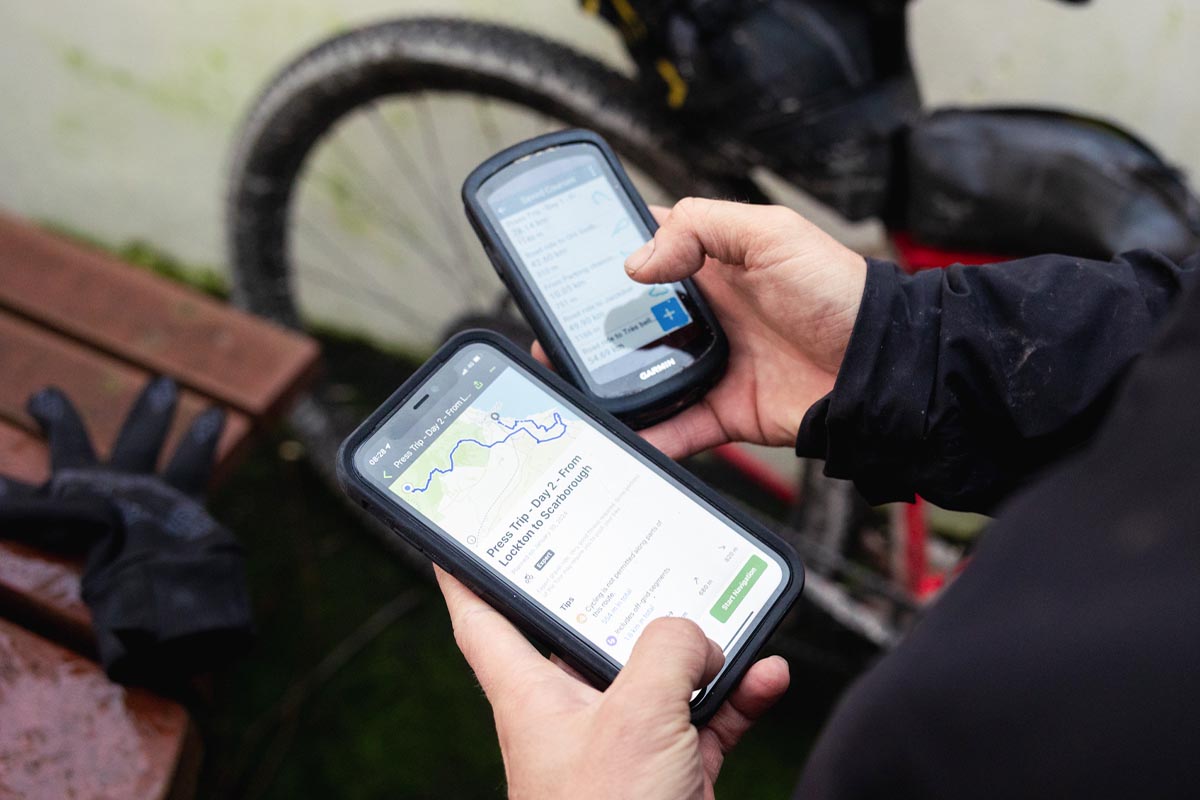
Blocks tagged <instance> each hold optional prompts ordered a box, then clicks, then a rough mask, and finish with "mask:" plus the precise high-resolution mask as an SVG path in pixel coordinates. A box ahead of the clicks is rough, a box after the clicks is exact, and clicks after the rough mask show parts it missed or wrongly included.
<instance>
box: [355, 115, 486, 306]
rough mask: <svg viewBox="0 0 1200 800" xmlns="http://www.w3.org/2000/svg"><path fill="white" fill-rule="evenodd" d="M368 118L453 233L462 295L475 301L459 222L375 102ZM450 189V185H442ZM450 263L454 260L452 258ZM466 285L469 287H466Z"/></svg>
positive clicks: (476, 285) (475, 291)
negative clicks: (426, 178) (471, 297)
mask: <svg viewBox="0 0 1200 800" xmlns="http://www.w3.org/2000/svg"><path fill="white" fill-rule="evenodd" d="M364 111H365V112H366V115H367V118H368V119H369V120H370V121H371V127H372V128H373V129H374V130H375V131H376V134H377V135H378V136H379V138H380V140H381V141H382V142H383V144H384V146H385V148H386V149H387V150H388V152H389V153H391V156H392V159H393V161H395V163H396V165H397V167H398V168H399V170H400V172H401V173H402V174H404V175H405V177H407V178H408V179H409V180H415V181H417V182H419V183H420V184H421V187H422V188H423V189H424V191H425V195H426V198H427V204H428V205H429V206H430V207H432V208H433V209H434V211H435V213H436V214H437V215H438V216H439V217H441V220H442V224H443V226H445V228H446V229H447V230H448V231H449V232H452V233H453V239H452V241H451V247H452V248H453V249H454V250H455V251H457V253H456V255H457V256H458V257H459V260H458V261H454V264H455V271H456V272H458V273H459V275H461V276H462V277H463V278H464V279H465V283H463V284H461V286H462V288H463V290H464V291H471V292H472V293H473V294H475V297H476V299H478V293H479V289H480V285H479V279H478V276H477V275H476V274H475V272H474V271H473V270H472V269H471V267H470V264H471V257H470V255H469V254H468V253H467V252H466V250H465V248H464V247H463V246H462V239H461V230H460V229H459V224H458V220H456V219H455V218H454V216H453V215H452V214H450V213H449V212H448V211H447V209H446V207H445V205H444V201H443V198H442V195H441V194H440V193H438V192H437V191H434V189H433V187H432V186H431V185H430V184H429V182H428V181H426V180H425V176H424V174H423V173H422V172H421V170H420V169H418V168H417V164H416V161H415V159H413V157H412V156H411V155H410V154H409V152H408V149H407V148H406V147H405V146H404V144H403V143H402V142H401V141H400V137H398V136H396V134H395V131H393V130H392V127H391V126H390V125H389V124H388V123H387V120H386V119H384V116H383V112H382V111H381V110H380V109H379V104H378V103H377V102H371V103H370V104H369V105H368V106H365V107H364ZM426 116H427V115H426V114H418V115H417V117H418V119H420V120H422V123H423V126H424V125H427V121H426V120H425V117H426ZM443 183H445V184H446V185H447V186H449V181H444V182H443ZM452 261H453V257H452ZM468 284H469V286H468Z"/></svg>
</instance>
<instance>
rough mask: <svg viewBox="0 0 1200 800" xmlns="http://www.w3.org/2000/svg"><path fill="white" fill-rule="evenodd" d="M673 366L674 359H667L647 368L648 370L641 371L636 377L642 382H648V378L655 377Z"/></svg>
mask: <svg viewBox="0 0 1200 800" xmlns="http://www.w3.org/2000/svg"><path fill="white" fill-rule="evenodd" d="M673 366H675V359H673V358H668V359H667V360H666V361H660V362H658V363H657V364H655V365H654V366H653V367H648V368H646V369H644V370H642V371H641V372H639V373H638V377H639V378H641V379H642V380H644V381H645V380H649V379H650V378H653V377H654V376H655V375H657V374H658V373H660V372H662V371H663V370H668V369H670V368H671V367H673Z"/></svg>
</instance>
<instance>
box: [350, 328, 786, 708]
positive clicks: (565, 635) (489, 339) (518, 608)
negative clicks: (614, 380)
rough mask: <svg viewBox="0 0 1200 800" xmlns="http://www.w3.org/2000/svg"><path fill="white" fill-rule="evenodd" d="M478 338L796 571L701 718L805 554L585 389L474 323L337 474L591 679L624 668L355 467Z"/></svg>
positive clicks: (729, 684)
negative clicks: (383, 429) (366, 448)
mask: <svg viewBox="0 0 1200 800" xmlns="http://www.w3.org/2000/svg"><path fill="white" fill-rule="evenodd" d="M477 342H482V343H485V344H489V345H492V346H494V347H495V348H496V349H498V350H500V351H502V352H503V353H504V354H505V355H507V356H509V357H510V358H512V359H513V360H514V361H517V362H518V363H520V364H521V365H522V366H524V367H525V368H527V369H528V370H529V371H530V372H532V373H533V375H534V376H535V377H536V378H538V379H540V380H541V381H542V382H543V383H544V384H546V385H547V386H548V387H549V388H550V389H552V390H553V391H556V392H558V393H559V394H562V395H564V396H565V397H566V398H567V399H568V400H571V401H572V402H574V403H575V404H576V405H578V406H579V408H580V410H581V411H583V412H584V413H585V414H587V416H588V417H590V418H591V420H592V421H593V422H594V423H595V424H596V425H598V426H599V427H601V428H603V429H605V430H608V431H610V432H612V433H614V434H616V436H617V437H618V438H619V439H620V440H621V441H622V442H624V443H625V444H627V445H628V446H629V447H631V448H632V449H634V450H636V451H638V452H639V453H641V454H643V455H645V456H646V457H648V458H649V459H650V461H651V462H652V463H653V464H654V465H655V466H657V467H658V468H659V469H661V470H662V471H663V472H664V473H666V474H667V475H669V476H671V477H672V478H675V479H676V480H678V481H679V482H680V483H682V484H684V485H685V486H687V487H688V488H689V489H691V490H692V491H694V492H695V493H696V494H697V495H699V496H700V497H702V498H703V499H704V500H705V502H706V503H708V504H709V505H710V506H712V507H713V508H715V509H716V510H717V511H718V512H719V513H721V514H723V515H725V516H726V517H728V518H729V519H730V520H731V521H733V522H734V523H735V524H736V525H737V526H739V527H741V528H742V529H744V530H745V531H746V532H748V533H749V534H751V535H752V536H754V537H755V538H756V539H758V541H759V542H760V543H761V544H762V545H763V546H764V547H765V548H766V549H768V550H771V551H773V552H774V553H775V554H776V555H778V556H779V558H780V559H781V560H782V561H783V562H784V563H786V564H787V565H788V567H789V568H790V569H791V579H790V581H789V583H788V585H787V586H785V587H784V589H783V592H782V593H781V594H780V595H779V597H778V598H777V599H776V601H775V603H774V605H772V606H771V607H770V608H767V609H765V610H764V612H763V613H762V615H761V616H760V617H759V619H758V620H757V621H756V622H755V627H754V629H753V630H752V631H751V632H750V636H749V638H748V639H747V640H746V644H745V645H743V647H742V648H741V650H739V651H738V652H737V653H735V654H734V656H733V658H732V660H731V661H730V662H729V664H728V666H727V668H726V669H725V671H724V672H723V673H722V674H721V676H720V678H719V679H718V680H717V681H716V683H715V684H713V686H712V687H711V688H710V690H709V691H708V692H707V693H705V694H703V695H701V696H700V697H698V698H696V700H694V701H693V705H692V720H693V721H694V722H695V723H696V724H697V725H702V724H703V723H705V722H706V721H708V719H709V718H710V717H712V715H713V714H714V713H716V711H717V709H718V708H719V707H720V705H721V703H722V702H723V701H724V699H725V697H726V695H727V694H728V693H729V692H730V691H731V690H732V689H733V688H734V687H735V686H736V685H737V683H738V681H740V680H741V678H742V676H743V675H744V674H745V672H746V670H747V669H749V668H750V665H751V664H752V663H753V659H754V657H755V656H756V655H757V653H758V651H759V650H760V649H761V648H762V646H763V645H764V644H765V643H766V641H767V639H768V637H770V635H771V633H772V632H773V631H774V630H775V628H776V627H778V625H779V623H780V621H782V619H783V617H784V615H785V614H786V613H787V611H788V610H789V609H790V608H791V606H792V604H793V603H795V602H796V600H797V599H798V598H799V596H800V592H801V590H802V588H803V586H804V565H803V564H802V563H801V561H800V556H799V554H798V553H797V552H796V550H795V549H794V548H792V546H791V545H789V544H788V543H787V542H785V541H783V540H782V539H780V538H779V537H778V536H776V535H775V534H774V533H772V532H771V531H769V530H767V529H766V528H765V527H763V526H762V525H760V524H758V523H757V522H755V521H754V520H752V519H749V518H748V517H746V516H745V515H743V514H741V513H740V512H739V511H738V510H737V509H736V508H735V507H734V506H733V505H731V504H730V503H728V502H726V501H725V500H724V499H723V498H722V497H721V496H720V495H719V494H717V493H716V492H715V491H713V490H712V489H710V488H709V487H708V486H705V485H704V484H703V483H701V482H700V481H699V480H697V479H696V478H695V477H693V476H692V475H691V474H690V473H689V472H687V471H686V470H685V469H683V468H682V467H680V466H679V465H678V464H676V463H675V462H674V461H672V460H671V459H669V458H667V457H666V456H665V455H663V454H662V453H660V452H659V451H658V450H656V449H654V448H653V447H651V446H650V445H649V444H647V443H646V442H645V441H644V440H643V439H642V438H641V437H640V436H638V435H637V434H636V433H634V432H633V431H632V430H630V429H629V428H628V427H627V426H625V425H624V424H622V423H621V422H620V420H618V419H616V418H615V417H614V416H612V415H611V414H609V413H608V412H606V411H603V410H601V409H597V408H596V407H595V404H594V403H592V402H591V401H590V400H589V398H588V397H586V396H585V395H584V394H582V393H581V392H579V391H578V390H577V389H576V388H575V387H573V386H571V385H569V384H568V383H566V382H565V381H564V380H562V379H561V378H559V377H558V376H557V375H555V374H554V373H552V372H550V371H549V370H548V369H546V368H545V367H543V366H542V365H541V364H538V363H537V362H535V361H534V360H533V359H532V358H531V357H530V356H529V355H527V354H526V353H524V352H522V351H521V350H520V349H519V348H518V347H516V346H515V345H514V344H513V343H512V342H510V341H508V340H507V339H505V338H504V337H502V336H499V335H497V334H495V333H492V332H490V331H483V330H471V331H465V332H463V333H460V334H458V335H457V336H455V337H453V338H452V339H450V340H449V341H448V342H446V344H444V345H443V346H442V347H441V348H439V349H438V351H437V352H436V353H434V354H433V356H432V357H431V358H430V359H429V361H427V362H426V363H425V364H424V365H423V366H422V367H421V368H420V369H418V370H417V371H416V372H415V373H413V375H412V376H411V377H410V378H409V379H408V380H406V381H405V382H404V384H403V385H401V386H400V388H399V389H397V390H396V391H395V392H393V393H392V396H391V397H389V398H388V399H387V401H386V402H384V404H383V405H381V406H380V407H379V408H378V409H376V410H375V412H374V413H373V414H371V416H370V417H368V418H367V419H366V420H365V421H364V422H363V423H362V424H361V425H359V426H358V428H357V429H356V430H355V431H354V432H353V433H351V434H350V436H348V437H347V438H346V440H345V441H344V442H342V445H341V447H340V448H339V449H338V454H337V475H338V481H339V483H340V484H341V486H342V488H343V490H344V491H345V492H346V494H348V495H349V496H350V497H351V498H352V499H353V500H354V501H355V502H356V503H359V504H360V505H361V506H362V507H363V508H365V509H366V510H367V511H369V512H370V513H371V514H373V515H374V516H375V517H377V518H378V519H380V520H382V521H383V522H384V523H385V524H387V525H388V526H389V527H390V528H391V529H392V530H393V531H395V532H396V533H398V534H399V535H400V536H401V537H402V538H403V539H404V540H405V541H407V542H408V543H409V544H411V545H413V546H414V547H416V548H417V550H419V551H420V552H421V553H423V554H424V555H426V556H427V557H428V558H430V559H431V560H432V561H433V562H434V563H435V564H437V565H438V566H440V567H441V568H442V569H444V570H446V571H447V572H449V573H450V574H451V575H453V576H455V577H456V578H458V579H459V580H460V581H462V582H463V583H464V584H466V585H467V586H469V587H470V588H471V589H472V590H473V591H474V592H476V593H477V594H479V595H480V596H481V597H483V598H484V599H485V600H486V601H487V602H488V603H490V604H491V605H492V606H493V607H494V608H496V610H498V611H500V612H501V613H502V614H504V616H505V617H507V618H508V619H509V620H510V621H512V622H513V623H514V624H515V625H516V626H517V627H518V628H520V629H521V630H522V631H523V632H524V633H525V634H526V635H527V636H529V637H530V638H532V639H534V640H535V641H538V642H540V643H541V644H543V645H544V646H546V647H547V648H549V649H550V650H551V651H552V652H554V653H556V654H557V655H558V656H559V657H561V658H562V659H563V660H564V661H566V662H567V663H568V664H570V665H571V666H573V667H574V668H575V669H577V670H579V671H580V672H581V673H582V674H583V675H585V676H587V677H588V679H589V680H591V681H592V682H593V683H594V684H596V685H597V686H600V687H604V686H607V685H608V684H609V683H611V682H612V680H613V679H614V678H615V677H616V675H617V672H618V671H619V670H618V668H617V666H616V665H615V664H614V663H613V662H612V661H611V660H609V659H608V657H607V656H605V655H603V654H602V653H601V652H600V651H599V650H597V649H596V648H595V647H594V646H593V645H592V644H591V643H590V642H588V641H587V640H586V639H584V638H582V637H581V636H579V635H578V634H576V633H575V632H574V631H573V630H571V629H570V628H569V627H567V626H566V625H564V624H563V623H562V622H561V621H559V620H558V619H557V618H555V617H554V616H553V615H552V614H551V613H550V612H548V611H544V610H543V609H542V608H541V607H540V606H538V605H537V604H536V603H534V602H533V601H532V600H530V599H528V598H527V597H525V596H524V595H522V594H521V593H520V592H518V591H517V590H516V589H514V588H512V587H510V586H509V585H508V584H507V583H506V582H505V581H504V580H503V579H502V578H500V577H499V576H497V575H495V574H494V573H492V572H490V571H488V570H487V569H485V568H484V567H482V566H481V565H478V564H476V563H474V562H472V561H470V560H468V559H466V558H463V557H462V556H461V554H459V553H458V552H456V551H455V550H454V549H453V548H452V547H451V546H449V545H448V544H447V543H446V541H445V540H444V539H443V538H442V536H441V534H439V533H437V532H436V531H434V530H432V529H431V528H429V527H428V526H427V525H426V524H425V523H424V522H423V521H422V520H421V519H419V518H418V517H417V516H416V515H414V514H411V513H409V512H408V511H406V510H405V509H404V508H403V507H402V506H401V505H400V504H399V503H397V502H395V501H394V500H392V499H391V498H390V497H389V496H388V495H387V494H386V493H385V492H383V491H382V490H380V489H378V488H377V487H375V486H374V485H372V484H371V483H370V482H368V481H367V480H366V479H364V478H362V477H360V476H359V474H358V471H357V470H356V469H355V467H354V463H353V456H354V452H355V451H356V450H357V449H358V446H359V445H360V444H362V442H363V441H364V440H365V439H367V438H368V437H369V436H371V435H372V434H373V433H374V432H375V431H376V430H377V429H378V428H379V426H380V425H381V424H382V423H383V422H384V421H385V420H386V419H387V418H388V417H389V416H390V415H391V413H392V412H393V411H394V410H395V409H396V408H397V406H400V405H402V404H404V403H405V402H406V401H407V400H408V399H409V398H410V397H411V396H412V395H413V394H414V393H415V392H416V391H417V390H418V389H419V388H420V387H421V386H422V385H423V384H424V383H425V381H426V380H428V378H429V376H430V375H431V374H432V373H433V372H434V371H435V370H436V369H437V368H438V367H440V366H441V365H442V364H444V363H446V362H447V361H449V360H451V359H452V358H454V355H455V353H457V352H458V351H459V350H461V349H462V348H463V347H465V346H467V345H469V344H472V343H477Z"/></svg>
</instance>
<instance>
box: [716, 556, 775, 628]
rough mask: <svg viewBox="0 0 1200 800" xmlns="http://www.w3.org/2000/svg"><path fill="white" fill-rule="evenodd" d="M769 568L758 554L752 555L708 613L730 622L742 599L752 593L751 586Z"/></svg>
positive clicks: (722, 620)
mask: <svg viewBox="0 0 1200 800" xmlns="http://www.w3.org/2000/svg"><path fill="white" fill-rule="evenodd" d="M766 568H767V562H765V561H763V560H762V559H761V558H759V557H758V556H750V560H749V561H747V562H746V566H744V567H742V569H741V571H740V572H738V574H737V577H735V578H734V579H733V582H732V583H730V584H729V587H728V588H727V589H726V590H725V593H724V594H722V595H721V599H720V600H718V601H717V604H716V605H715V606H713V607H712V610H711V611H709V612H708V613H710V614H712V615H713V616H714V617H716V618H717V619H719V620H720V621H721V622H729V617H730V616H732V615H733V612H734V611H737V607H738V606H739V605H741V603H742V599H743V598H744V597H745V596H746V595H747V594H749V593H750V589H751V587H753V586H754V584H755V583H756V582H757V581H758V579H759V576H761V575H762V574H763V570H765V569H766Z"/></svg>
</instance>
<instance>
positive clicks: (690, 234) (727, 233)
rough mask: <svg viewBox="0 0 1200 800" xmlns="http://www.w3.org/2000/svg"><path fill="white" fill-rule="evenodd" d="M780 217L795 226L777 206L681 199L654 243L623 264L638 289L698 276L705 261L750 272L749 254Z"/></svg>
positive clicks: (773, 231)
mask: <svg viewBox="0 0 1200 800" xmlns="http://www.w3.org/2000/svg"><path fill="white" fill-rule="evenodd" d="M784 215H787V216H788V217H789V220H788V221H790V222H794V221H795V220H794V219H793V218H794V217H795V214H794V213H793V212H790V211H788V210H787V209H783V208H779V207H776V206H754V205H747V204H745V203H732V202H728V201H725V200H704V199H700V198H697V197H687V198H684V199H683V200H680V201H679V202H678V203H676V204H675V207H674V208H672V209H671V213H670V214H668V215H667V217H666V219H664V220H663V221H662V225H661V227H660V228H659V229H658V231H656V232H655V234H654V238H653V239H651V240H650V241H648V242H646V244H644V245H642V246H641V247H640V248H639V249H637V250H635V251H634V252H633V253H632V254H631V255H630V256H629V258H627V259H626V260H625V272H626V273H628V274H629V276H630V277H631V278H633V279H634V280H636V281H638V282H639V283H671V282H673V281H678V280H683V279H684V278H687V277H689V276H691V275H693V274H695V273H696V272H698V271H699V270H700V268H701V267H703V266H704V259H705V257H706V256H710V257H712V258H715V259H717V260H718V261H722V262H724V263H726V264H731V265H734V266H742V265H746V266H752V265H751V264H750V263H749V261H750V258H751V256H752V253H753V250H754V248H755V247H756V246H758V245H760V244H762V243H763V242H764V240H765V239H767V238H769V237H771V235H772V234H777V233H778V231H779V229H780V227H781V222H783V220H782V217H783V216H784Z"/></svg>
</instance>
